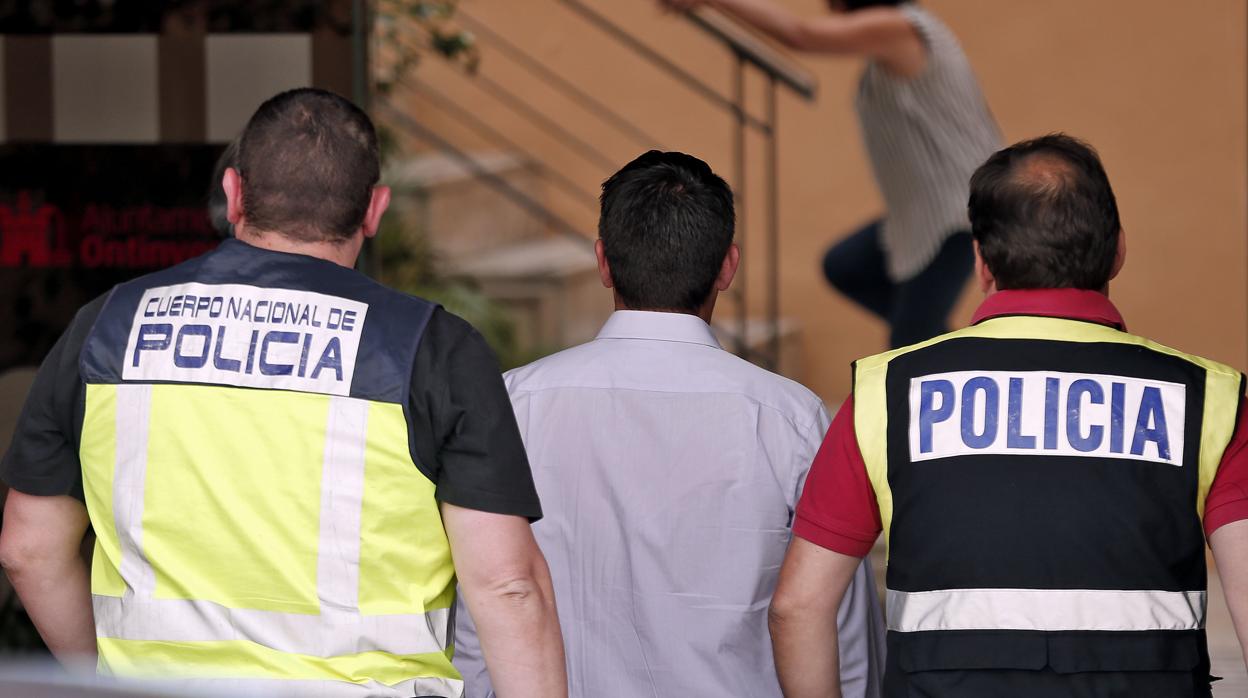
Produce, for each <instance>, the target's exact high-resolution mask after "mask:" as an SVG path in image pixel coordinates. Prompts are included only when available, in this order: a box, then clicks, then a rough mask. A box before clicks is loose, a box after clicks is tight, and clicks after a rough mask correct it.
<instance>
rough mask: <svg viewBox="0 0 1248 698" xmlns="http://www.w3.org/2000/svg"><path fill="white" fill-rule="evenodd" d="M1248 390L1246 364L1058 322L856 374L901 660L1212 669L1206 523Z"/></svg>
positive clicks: (870, 361) (1003, 329)
mask: <svg viewBox="0 0 1248 698" xmlns="http://www.w3.org/2000/svg"><path fill="white" fill-rule="evenodd" d="M1242 392H1243V377H1242V376H1241V375H1240V374H1239V372H1237V371H1235V370H1234V369H1232V368H1230V367H1227V366H1224V365H1222V364H1219V363H1216V362H1213V361H1208V360H1206V359H1202V358H1200V357H1196V356H1191V355H1188V354H1184V353H1182V352H1178V351H1175V350H1173V349H1170V348H1168V347H1164V346H1162V345H1160V344H1157V343H1154V342H1151V341H1149V340H1147V339H1144V338H1141V337H1137V336H1133V335H1130V334H1127V333H1126V332H1122V331H1119V330H1116V329H1113V328H1111V327H1106V326H1103V325H1098V324H1094V323H1089V322H1083V321H1078V320H1068V319H1059V318H1048V317H1025V316H1016V317H996V318H991V319H988V320H985V321H983V322H980V323H979V324H977V325H975V326H972V327H969V328H966V329H963V330H960V331H957V332H953V333H950V334H947V335H943V336H941V337H937V338H935V339H933V340H930V341H927V342H924V343H921V344H917V345H914V346H911V347H906V348H902V349H898V350H895V351H891V352H888V353H885V354H881V355H878V356H874V357H870V358H867V359H863V360H861V361H859V362H857V363H856V364H855V368H854V429H855V432H856V435H857V439H858V445H859V448H860V450H861V452H862V456H863V459H864V461H865V463H866V466H867V471H868V475H869V478H870V481H871V484H872V487H873V488H874V491H875V495H876V499H877V501H878V503H879V508H880V515H881V519H882V521H883V527H884V534H885V540H886V542H887V545H888V553H889V560H888V577H887V587H888V612H887V617H888V628H889V652H890V655H889V662H890V665H894V666H898V667H900V670H901V671H903V672H913V671H929V670H974V669H1016V670H1025V669H1042V668H1045V667H1050V668H1052V669H1053V670H1055V671H1057V672H1058V673H1073V672H1086V671H1186V670H1191V671H1193V672H1195V673H1199V672H1201V671H1204V670H1207V663H1208V655H1207V649H1206V643H1205V637H1204V626H1205V604H1206V570H1205V557H1204V535H1203V531H1202V527H1201V516H1202V515H1203V512H1204V504H1205V499H1206V497H1207V496H1208V493H1209V490H1210V487H1211V485H1212V483H1213V480H1214V477H1215V476H1216V474H1217V471H1218V467H1219V465H1220V463H1221V459H1222V456H1223V453H1224V451H1225V450H1226V447H1227V445H1228V443H1229V442H1230V439H1231V436H1232V434H1233V432H1234V430H1235V424H1236V419H1237V411H1238V408H1239V402H1240V397H1241V395H1242ZM1202 662H1203V668H1202ZM895 675H896V676H902V675H903V674H901V673H898V674H895Z"/></svg>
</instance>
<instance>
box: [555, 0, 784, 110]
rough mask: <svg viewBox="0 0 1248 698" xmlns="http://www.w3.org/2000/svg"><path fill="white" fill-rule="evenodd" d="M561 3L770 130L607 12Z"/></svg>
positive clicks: (571, 1)
mask: <svg viewBox="0 0 1248 698" xmlns="http://www.w3.org/2000/svg"><path fill="white" fill-rule="evenodd" d="M560 2H562V3H563V4H564V5H567V6H568V7H569V8H571V9H572V10H573V11H575V12H576V13H577V14H579V15H580V16H581V17H582V18H584V19H585V20H586V21H587V22H589V23H590V24H593V25H594V26H596V27H598V28H599V29H600V30H602V32H603V33H605V34H607V35H608V36H610V37H611V38H613V39H615V40H616V41H618V42H620V43H621V44H623V45H624V46H626V47H627V48H628V49H630V50H631V51H633V52H634V53H636V54H637V55H638V56H641V57H642V58H644V59H646V61H648V62H650V63H653V64H654V65H656V66H658V67H659V68H660V69H661V70H663V72H665V73H667V74H668V75H671V76H672V77H673V78H675V79H676V80H678V81H680V82H681V83H683V84H684V85H685V86H686V87H688V88H689V89H690V90H692V91H693V92H696V93H697V94H699V95H702V97H703V98H704V99H706V100H707V101H708V102H710V103H712V104H714V105H716V106H718V107H719V108H721V109H723V110H724V111H729V112H733V113H734V114H736V115H737V117H738V118H740V119H742V120H743V121H744V122H745V123H746V124H747V125H749V126H750V127H752V128H756V129H758V130H760V131H763V132H766V131H767V128H768V127H767V124H766V123H764V122H763V121H762V119H757V118H755V117H754V116H752V115H750V114H749V113H747V112H746V111H745V110H744V109H742V108H741V106H740V105H739V104H738V103H737V102H734V101H733V100H731V99H729V98H728V97H725V96H724V95H722V94H720V92H719V90H716V89H715V88H714V87H711V86H710V85H708V84H707V83H706V82H705V81H703V80H702V79H701V78H699V77H698V76H696V75H694V74H693V73H690V72H689V71H687V70H685V69H684V68H682V67H680V66H679V65H678V64H676V62H674V61H672V60H670V59H669V58H667V57H666V56H664V55H663V54H661V53H659V52H658V51H656V50H654V49H653V48H651V47H650V46H648V45H647V44H646V43H645V42H643V41H641V40H639V39H638V38H637V37H635V36H633V35H632V34H630V33H629V32H628V31H627V30H626V29H624V28H623V27H621V26H620V25H618V24H616V23H615V22H612V21H611V20H609V19H607V17H606V16H605V15H603V14H602V13H600V12H598V11H597V10H595V9H594V8H592V7H590V6H589V5H586V4H585V3H583V2H579V0H560ZM742 55H744V54H742Z"/></svg>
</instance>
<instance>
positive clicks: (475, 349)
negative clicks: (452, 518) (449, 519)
mask: <svg viewBox="0 0 1248 698" xmlns="http://www.w3.org/2000/svg"><path fill="white" fill-rule="evenodd" d="M409 409H410V415H409V416H410V418H411V420H412V425H413V429H412V432H411V436H412V453H413V457H414V458H415V459H416V463H417V465H418V466H419V467H420V468H421V471H422V472H424V473H425V475H426V476H428V477H429V479H430V480H432V481H433V482H434V483H435V484H436V486H437V490H436V494H435V496H436V497H437V498H438V500H439V501H442V502H446V503H448V504H454V505H455V506H459V507H464V508H466V509H476V510H479V511H488V512H491V513H495V514H511V515H515V516H524V517H526V518H528V519H530V520H533V521H536V520H537V519H539V518H541V516H542V510H541V505H540V503H539V501H538V498H537V488H536V487H535V486H534V484H533V474H532V472H531V471H530V470H529V461H528V457H527V456H526V455H525V451H524V442H523V441H521V439H520V429H519V428H518V427H517V426H516V417H515V414H514V413H513V412H512V409H511V400H510V399H509V398H508V396H507V388H506V386H504V385H503V377H502V373H501V372H500V371H499V367H498V362H497V360H496V359H495V358H494V354H493V352H492V351H490V348H489V346H488V345H487V344H486V343H485V339H484V338H482V337H481V335H480V334H479V333H478V332H477V331H476V330H475V329H473V327H472V325H469V324H468V323H467V322H466V321H464V320H462V319H461V318H459V317H456V316H455V315H452V314H451V313H448V312H446V311H445V310H443V309H441V308H438V309H437V310H435V311H434V313H433V316H432V317H430V319H429V325H428V326H427V327H426V329H425V333H424V336H423V337H422V338H421V344H420V347H419V348H418V350H417V352H416V363H415V366H414V367H413V370H412V397H411V400H410V404H409Z"/></svg>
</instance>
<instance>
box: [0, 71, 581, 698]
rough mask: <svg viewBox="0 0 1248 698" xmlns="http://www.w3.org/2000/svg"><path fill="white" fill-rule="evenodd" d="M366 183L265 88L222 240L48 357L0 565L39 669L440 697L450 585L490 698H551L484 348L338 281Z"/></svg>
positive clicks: (375, 288) (371, 174) (302, 104)
mask: <svg viewBox="0 0 1248 698" xmlns="http://www.w3.org/2000/svg"><path fill="white" fill-rule="evenodd" d="M378 177H379V163H378V149H377V137H376V134H375V132H374V130H373V126H372V124H371V123H370V121H369V119H368V117H367V116H366V115H365V114H364V113H363V112H362V111H360V110H359V109H358V108H357V107H355V106H354V105H353V104H351V103H350V102H348V101H346V100H344V99H342V98H341V97H338V96H337V95H333V94H330V93H327V92H324V91H320V90H313V89H300V90H293V91H289V92H284V93H282V94H279V95H277V96H276V97H274V98H272V99H270V100H269V101H267V102H265V103H264V104H263V105H261V107H260V108H259V110H258V111H257V112H256V113H255V115H254V116H253V117H252V118H251V120H250V122H249V123H248V125H247V127H246V130H245V131H244V133H243V135H242V137H241V142H240V147H239V152H238V169H237V170H235V169H233V168H230V169H227V170H226V172H225V176H224V180H223V183H224V188H225V192H226V195H227V200H228V215H229V221H230V222H231V223H232V224H233V225H234V227H235V230H236V231H237V239H233V240H226V241H224V242H223V243H222V244H221V246H220V247H219V248H217V249H216V250H215V251H213V252H211V253H209V254H206V255H204V256H202V257H199V258H197V259H194V260H191V261H189V262H187V263H185V264H182V265H179V266H177V267H173V268H171V269H167V270H165V271H161V272H157V273H155V274H152V275H149V276H145V277H142V278H139V279H137V280H135V281H132V282H129V283H124V284H121V285H120V286H117V287H116V288H114V289H113V290H112V291H111V292H110V293H109V294H108V295H107V296H106V297H104V298H101V299H99V300H97V301H95V302H93V303H91V304H89V305H88V306H86V307H85V308H83V309H82V310H81V311H80V312H79V314H78V316H77V317H76V319H75V320H74V322H73V324H72V325H71V326H70V328H69V329H68V330H67V331H66V333H65V335H64V336H63V337H62V338H61V340H60V342H59V343H58V344H57V345H56V347H55V349H54V350H53V351H52V353H51V354H50V355H49V357H48V358H47V360H46V361H45V363H44V365H43V367H42V368H41V370H40V372H39V375H38V378H37V380H36V382H35V385H34V388H33V390H32V392H31V394H30V397H29V399H28V401H27V404H26V406H25V410H24V412H23V415H22V418H21V422H20V424H19V426H18V429H17V433H16V435H15V437H14V440H13V445H12V447H11V450H10V451H9V452H8V454H7V456H6V457H5V459H4V461H3V468H2V469H0V472H2V473H3V477H4V480H5V482H7V483H8V484H9V486H11V487H12V488H13V492H12V493H11V495H10V496H9V499H8V502H7V506H6V510H5V526H4V530H3V536H2V539H0V560H3V563H4V566H5V569H6V570H7V571H8V573H9V575H10V577H11V578H12V580H13V582H14V585H15V587H16V588H17V590H18V592H19V593H20V595H21V598H22V601H23V602H24V604H25V606H26V608H27V609H28V611H29V612H30V614H31V617H32V618H33V619H34V621H35V624H36V625H37V627H38V628H39V630H40V632H41V633H42V635H43V637H44V639H45V640H46V641H47V644H48V646H49V647H50V648H51V650H52V651H53V652H54V653H55V654H56V655H57V656H58V657H59V658H62V659H66V660H73V659H75V658H83V657H85V658H87V659H88V660H94V659H95V658H96V653H97V649H98V666H99V669H100V670H101V671H102V672H103V673H109V674H116V675H124V676H131V677H151V678H163V679H179V680H193V681H199V680H203V681H206V682H207V683H208V688H210V689H212V690H214V691H220V692H223V693H224V692H228V693H230V694H233V695H255V694H258V693H263V694H265V695H270V694H272V693H274V692H275V693H277V694H279V695H318V696H408V697H410V696H413V695H418V696H446V697H450V696H460V695H461V694H462V690H463V684H462V680H461V679H460V677H459V674H458V673H457V672H456V671H455V669H454V667H453V666H452V665H451V657H450V655H451V651H450V649H451V646H452V645H451V643H452V638H451V630H450V629H451V627H452V623H453V613H452V611H451V609H452V608H453V606H454V604H455V580H456V577H457V576H458V579H459V582H460V583H461V584H463V585H464V589H465V591H466V593H468V594H469V595H470V596H469V605H470V607H471V609H472V614H473V616H474V617H475V618H477V623H478V626H479V628H480V630H481V637H482V640H483V645H484V650H485V656H486V658H487V660H488V661H489V662H490V667H491V671H492V672H493V673H494V675H495V677H496V680H497V678H498V677H500V676H502V677H505V678H503V680H502V682H501V683H503V684H504V685H503V686H500V688H499V691H500V693H501V694H503V695H506V696H542V697H543V698H545V697H547V696H564V695H566V679H565V670H564V660H563V648H562V642H561V639H560V632H559V625H558V619H557V617H556V614H555V608H554V600H553V592H552V590H551V583H550V577H549V573H548V571H547V568H546V564H545V561H544V559H543V558H542V555H541V553H540V551H539V550H538V548H537V546H536V544H535V542H534V540H533V537H532V535H531V533H530V531H529V521H530V520H534V519H536V518H538V517H540V515H541V511H540V507H539V505H538V501H537V497H536V494H535V490H534V486H533V481H532V478H531V475H530V472H529V467H528V463H527V460H526V458H525V455H524V450H523V445H522V443H521V441H520V436H519V433H518V430H517V428H516V424H515V419H514V416H513V414H512V412H511V407H510V403H509V401H508V397H507V393H506V390H505V388H504V386H503V383H502V380H501V377H500V375H499V372H498V368H497V365H496V364H495V363H494V359H493V357H492V355H491V354H490V352H489V349H488V348H487V347H486V346H485V344H484V342H483V340H482V339H481V337H480V336H479V335H478V334H477V333H476V332H474V331H473V330H472V328H471V327H470V326H468V325H467V323H465V322H464V321H462V320H460V319H458V318H456V317H454V316H452V315H450V314H449V313H447V312H445V311H443V310H441V309H440V308H438V307H436V306H434V305H433V304H431V303H429V302H426V301H424V300H421V299H418V298H413V297H409V296H406V295H403V294H400V293H397V292H394V291H391V290H388V289H386V288H384V287H382V286H380V285H378V284H376V283H374V282H373V281H371V280H370V279H368V278H366V277H364V276H363V275H361V274H359V273H357V272H355V271H353V270H352V266H353V265H354V263H355V260H356V257H357V255H358V254H359V251H360V248H361V245H362V243H363V241H364V239H365V238H369V237H372V236H373V235H375V234H376V233H377V228H378V224H379V223H380V220H381V216H382V213H383V212H384V211H385V209H386V207H387V204H388V203H389V197H390V192H389V190H388V189H387V188H386V187H380V186H377V181H378ZM88 525H90V527H91V528H93V529H94V531H95V533H96V535H97V536H98V539H97V542H96V544H95V553H94V557H93V561H92V565H91V569H90V573H89V575H88V570H87V567H86V565H85V563H84V562H83V560H82V559H81V558H80V557H79V556H78V554H77V550H78V544H79V542H80V541H81V540H82V538H83V534H84V532H85V531H86V529H87V527H88ZM93 620H94V628H93V627H92V626H93Z"/></svg>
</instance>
